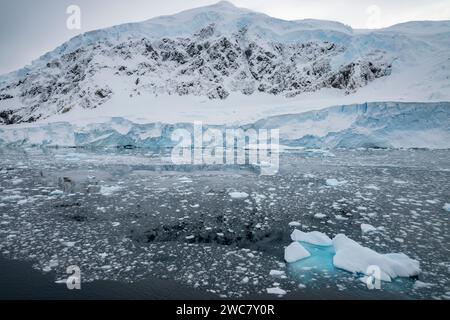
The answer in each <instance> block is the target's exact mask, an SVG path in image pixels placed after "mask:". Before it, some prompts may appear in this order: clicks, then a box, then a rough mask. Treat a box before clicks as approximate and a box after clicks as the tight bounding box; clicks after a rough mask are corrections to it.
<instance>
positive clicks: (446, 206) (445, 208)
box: [442, 203, 450, 212]
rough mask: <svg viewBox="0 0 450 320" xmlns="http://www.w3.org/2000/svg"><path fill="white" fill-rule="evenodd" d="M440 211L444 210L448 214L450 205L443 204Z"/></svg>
mask: <svg viewBox="0 0 450 320" xmlns="http://www.w3.org/2000/svg"><path fill="white" fill-rule="evenodd" d="M442 209H444V210H445V211H448V212H450V203H446V204H444V206H443V207H442Z"/></svg>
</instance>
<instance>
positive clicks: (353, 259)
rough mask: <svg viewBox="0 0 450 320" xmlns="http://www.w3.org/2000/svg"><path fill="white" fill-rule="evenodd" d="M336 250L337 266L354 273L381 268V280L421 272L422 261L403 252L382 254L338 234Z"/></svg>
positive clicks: (389, 279)
mask: <svg viewBox="0 0 450 320" xmlns="http://www.w3.org/2000/svg"><path fill="white" fill-rule="evenodd" d="M333 245H334V249H335V251H336V254H335V256H334V257H333V264H334V266H335V267H336V268H339V269H343V270H346V271H349V272H352V273H362V274H365V275H370V274H368V273H367V272H368V270H371V269H370V268H369V267H370V266H377V267H378V268H380V280H382V281H391V279H394V278H397V277H411V276H416V275H418V274H419V273H420V271H421V270H420V263H419V261H417V260H414V259H411V258H409V257H408V256H407V255H405V254H403V253H387V254H380V253H378V252H376V251H374V250H372V249H369V248H367V247H363V246H362V245H360V244H359V243H357V242H356V241H353V240H352V239H350V238H348V237H346V236H345V235H343V234H338V235H337V236H336V237H334V239H333Z"/></svg>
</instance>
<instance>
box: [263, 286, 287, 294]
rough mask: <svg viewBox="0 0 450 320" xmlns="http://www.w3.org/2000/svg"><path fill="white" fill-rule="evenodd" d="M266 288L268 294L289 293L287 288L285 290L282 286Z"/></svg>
mask: <svg viewBox="0 0 450 320" xmlns="http://www.w3.org/2000/svg"><path fill="white" fill-rule="evenodd" d="M266 290H267V293H268V294H276V295H279V296H284V295H285V294H286V293H287V292H286V291H285V290H283V289H281V288H278V287H276V288H267V289H266Z"/></svg>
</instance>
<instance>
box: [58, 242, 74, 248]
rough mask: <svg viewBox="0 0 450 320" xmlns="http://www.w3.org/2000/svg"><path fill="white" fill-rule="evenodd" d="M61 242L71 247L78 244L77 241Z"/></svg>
mask: <svg viewBox="0 0 450 320" xmlns="http://www.w3.org/2000/svg"><path fill="white" fill-rule="evenodd" d="M61 243H62V244H63V245H65V246H66V247H69V248H71V247H73V246H74V245H75V244H76V242H75V241H62V242H61Z"/></svg>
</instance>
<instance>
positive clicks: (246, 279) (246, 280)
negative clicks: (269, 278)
mask: <svg viewBox="0 0 450 320" xmlns="http://www.w3.org/2000/svg"><path fill="white" fill-rule="evenodd" d="M249 281H250V279H249V278H248V277H244V278H243V279H242V280H241V283H244V284H246V283H248V282H249Z"/></svg>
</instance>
